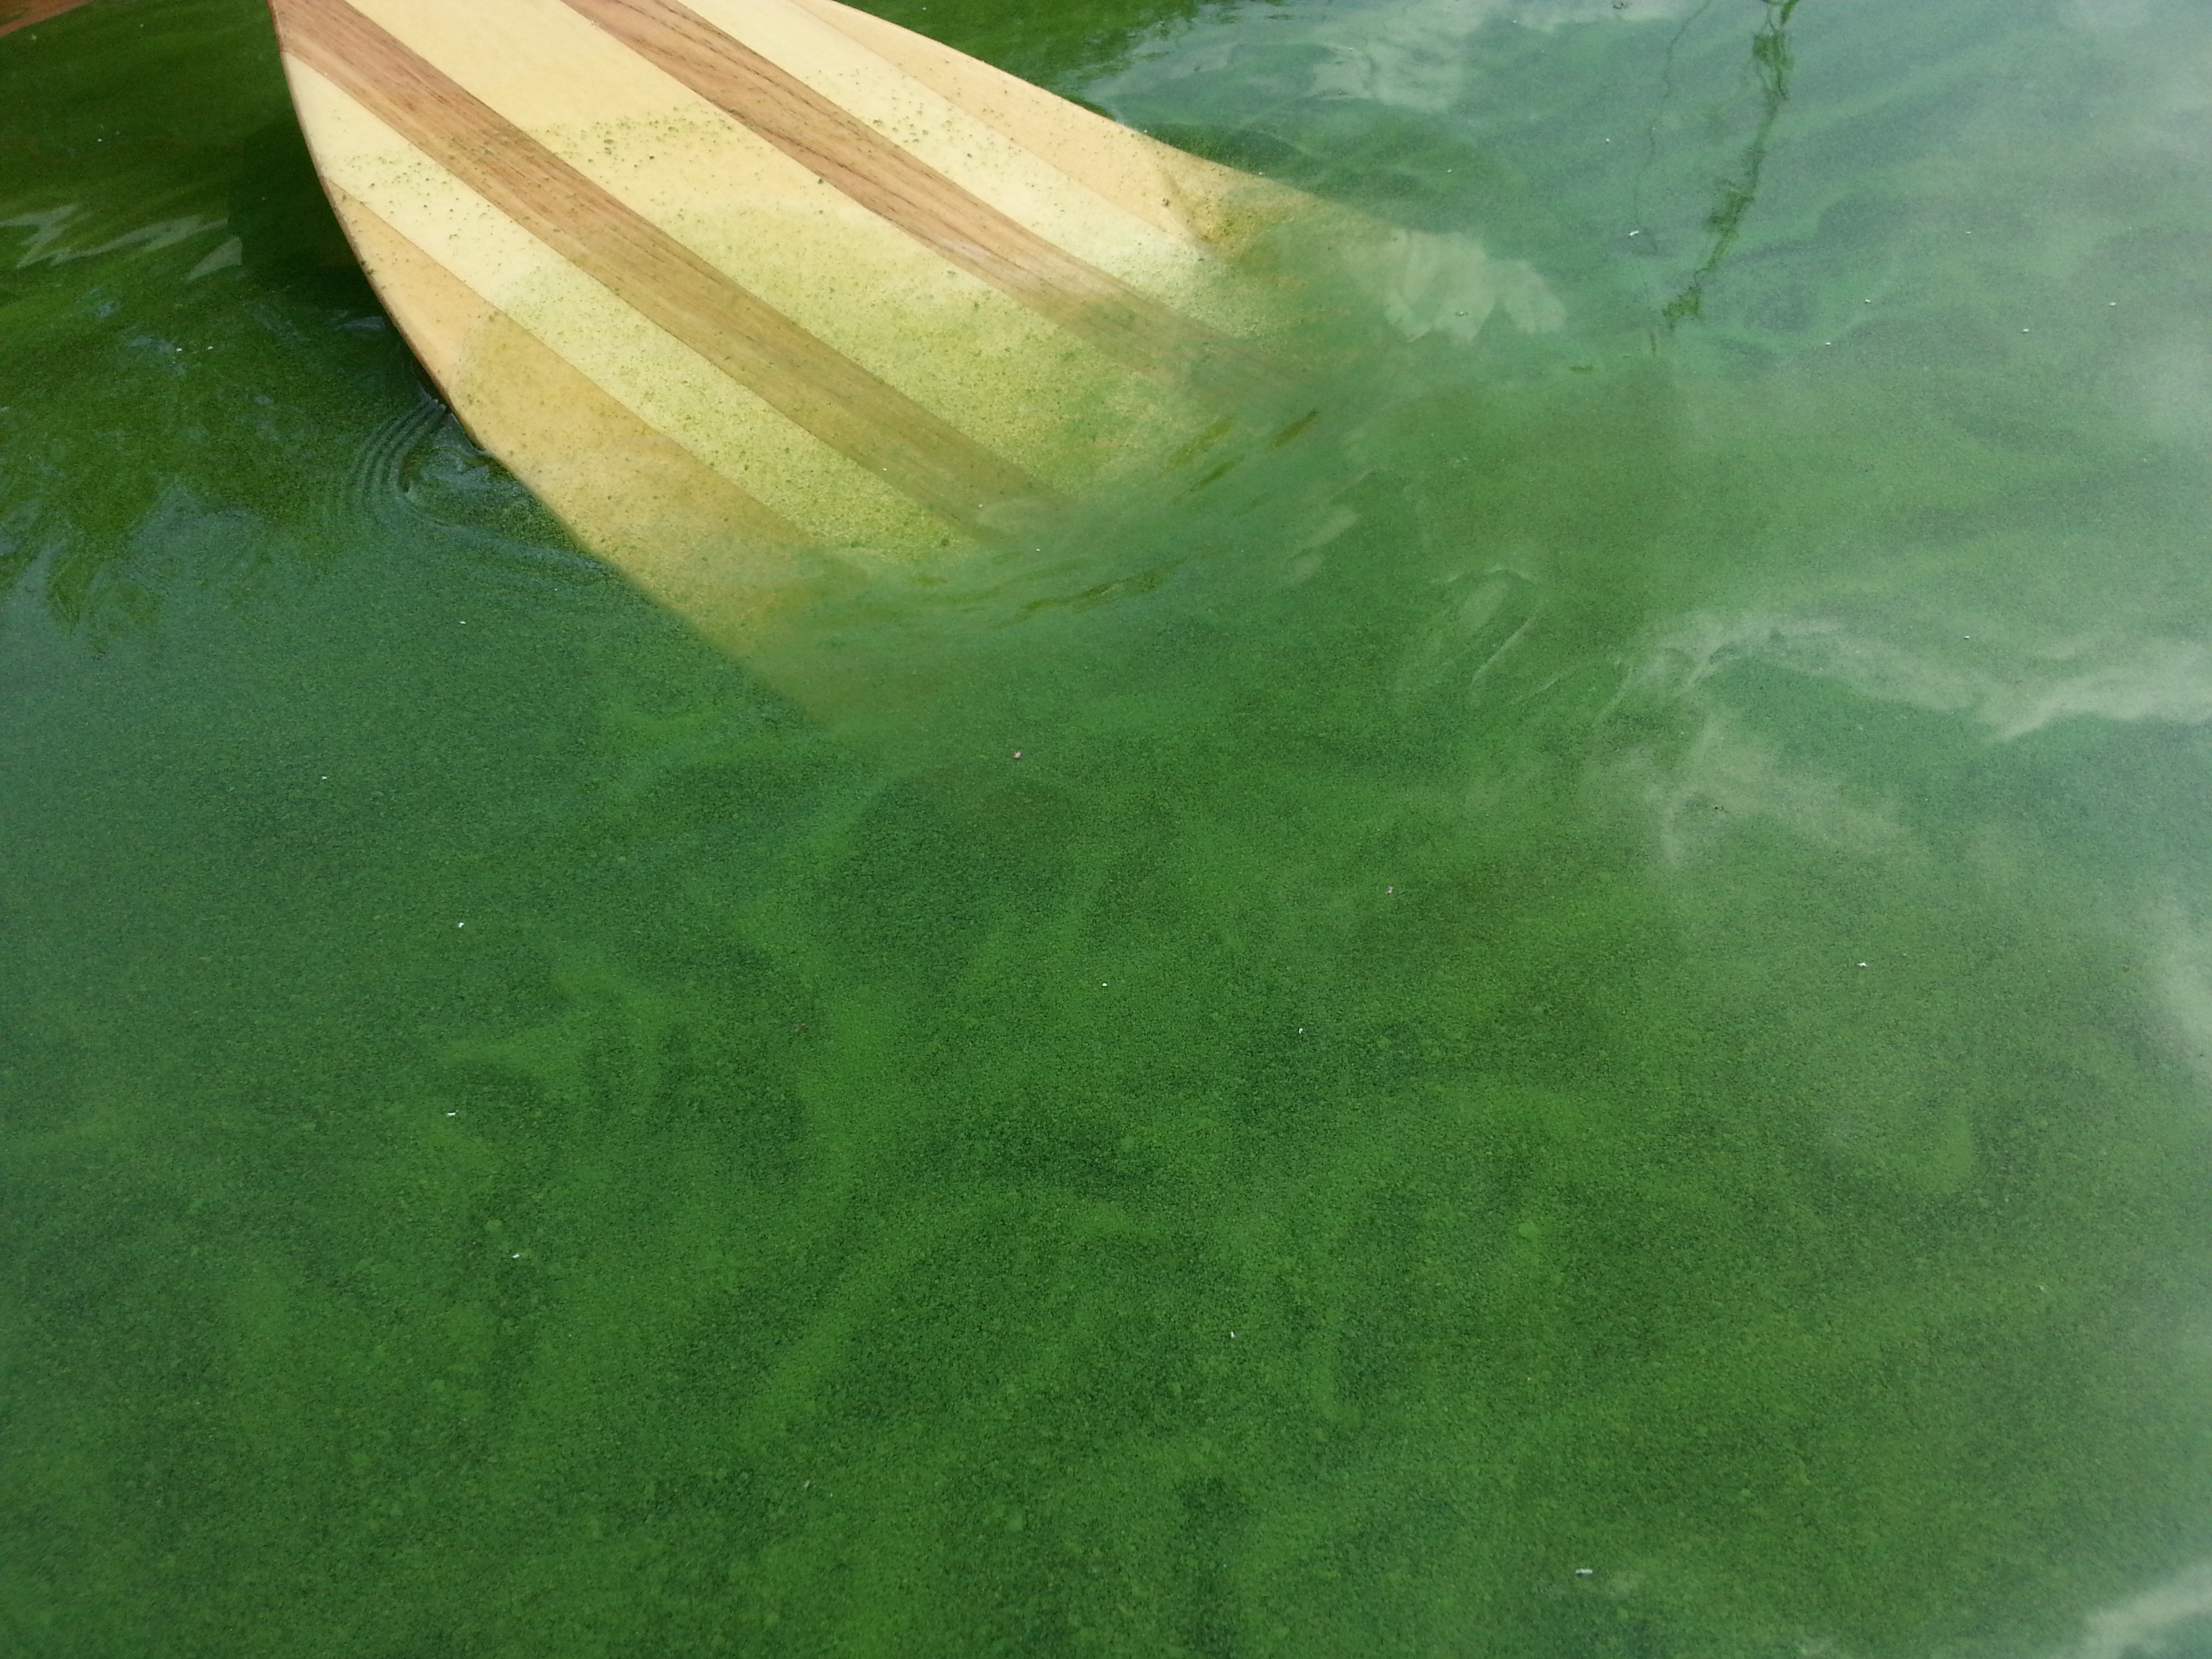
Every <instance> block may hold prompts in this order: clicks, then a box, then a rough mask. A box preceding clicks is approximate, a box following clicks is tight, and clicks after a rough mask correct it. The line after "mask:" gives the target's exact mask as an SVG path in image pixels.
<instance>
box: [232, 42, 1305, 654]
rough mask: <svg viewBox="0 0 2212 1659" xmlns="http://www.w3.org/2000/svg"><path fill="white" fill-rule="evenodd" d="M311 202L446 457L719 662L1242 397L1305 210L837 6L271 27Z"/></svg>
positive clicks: (1193, 426) (1109, 472) (1099, 477)
mask: <svg viewBox="0 0 2212 1659" xmlns="http://www.w3.org/2000/svg"><path fill="white" fill-rule="evenodd" d="M272 8H273V9H274V11H275V14H276V20H277V25H278V29H279V33H280V36H281V39H282V41H283V49H284V58H285V65H286V70H287V73H288V75H289V78H290V81H291V85H292V91H293V96H294V100H295V103H296V105H297V106H298V109H299V112H300V117H301V124H302V125H303V126H304V127H305V129H306V131H307V138H308V142H309V144H310V146H311V147H312V149H313V151H314V155H315V158H316V162H317V165H318V167H319V169H320V171H321V173H322V175H323V178H324V181H325V185H326V186H327V187H328V188H329V190H330V192H331V199H332V201H333V203H334V204H335V205H336V207H337V211H338V214H339V216H340V218H341V220H342V221H343V223H344V224H345V226H346V228H347V230H348V232H349V234H350V235H351V236H352V237H353V239H354V242H355V246H356V248H357V250H358V251H359V252H360V254H361V256H362V262H363V264H365V265H366V266H367V267H368V271H369V274H370V276H371V277H372V279H373V280H374V282H375V283H376V284H377V288H378V290H379V292H380V295H381V296H382V297H383V299H384V301H385V303H386V307H388V308H389V309H390V311H391V313H392V316H393V318H394V319H395V320H396V321H397V322H398V325H399V326H400V328H401V329H402V330H403V331H404V332H405V333H406V335H407V337H408V338H409V340H410V343H412V344H413V346H414V347H415V349H416V352H417V353H418V355H419V356H421V358H422V362H423V364H424V366H425V368H427V369H428V372H429V373H430V374H432V375H433V376H434V377H435V379H436V380H437V381H438V383H439V384H440V386H441V388H442V389H443V390H444V392H446V394H447V397H448V398H449V399H450V400H451V401H452V402H453V405H454V407H455V409H456V410H458V411H459V413H460V415H461V416H462V418H463V419H464V420H465V421H466V422H468V424H469V425H470V427H471V429H472V430H473V431H474V433H475V434H476V435H477V439H478V441H480V442H482V443H483V445H484V447H486V448H488V449H489V450H490V451H491V452H492V453H495V454H496V455H498V456H500V457H501V459H503V460H505V461H506V462H507V464H508V465H510V466H511V467H513V469H514V471H516V472H517V473H518V474H519V475H520V477H523V478H524V480H525V481H526V482H527V483H530V484H531V485H532V488H534V489H536V490H537V491H538V494H539V495H540V496H541V497H542V498H543V499H544V501H546V502H547V504H548V505H549V506H550V507H552V508H553V510H554V511H555V512H556V513H559V514H561V515H562V518H563V519H564V520H567V522H568V523H569V525H570V526H572V527H573V528H574V530H575V532H577V534H578V535H579V536H580V538H581V539H582V540H583V541H584V542H585V543H586V544H587V545H589V546H591V547H592V548H593V549H595V550H598V551H599V552H600V553H602V554H603V555H605V556H607V557H608V558H610V559H611V560H612V561H614V562H617V563H618V564H620V565H622V566H623V568H626V569H628V570H629V571H630V572H631V573H632V574H633V575H634V576H635V577H636V578H637V579H638V580H640V581H641V583H642V584H643V585H644V586H647V588H648V589H649V590H650V591H652V592H655V593H657V594H659V596H660V597H662V598H663V599H665V600H666V601H668V602H669V603H671V605H675V606H677V607H678V609H680V610H682V611H684V612H685V613H686V614H687V615H690V616H691V617H694V619H695V620H696V621H698V622H699V623H701V625H702V627H705V628H706V629H708V632H709V633H711V634H713V635H715V636H716V637H718V638H720V639H723V640H724V641H726V642H728V643H731V644H733V645H738V646H740V647H742V646H743V645H744V643H745V641H746V640H747V638H748V637H749V636H750V635H751V634H752V633H753V632H755V631H756V630H757V629H758V628H759V627H761V626H762V625H763V623H765V621H766V619H767V618H768V617H769V616H770V615H772V614H773V613H774V611H775V610H776V608H777V607H778V605H780V604H781V603H782V602H783V599H782V596H783V595H785V594H786V593H787V591H788V590H789V589H790V587H791V584H792V583H793V581H795V580H799V579H800V577H801V576H802V575H803V574H804V573H805V571H806V570H807V569H808V568H810V563H809V558H808V556H807V555H806V553H805V550H807V549H810V548H812V549H820V548H825V547H838V546H863V547H866V548H867V549H870V550H872V551H873V552H876V553H878V554H880V553H890V554H893V555H902V556H907V557H909V558H922V557H927V556H933V555H934V554H936V553H937V552H938V550H943V549H948V548H957V547H959V546H962V545H969V544H975V543H976V542H981V541H989V540H992V539H994V538H998V537H1000V536H1003V535H1005V534H1007V533H1011V532H1016V531H1018V530H1019V529H1021V528H1022V527H1024V526H1028V525H1030V524H1032V523H1034V522H1035V521H1036V518H1037V516H1038V515H1039V514H1040V513H1046V512H1048V511H1049V510H1050V509H1051V508H1052V507H1053V506H1054V504H1055V503H1056V502H1059V501H1064V500H1066V499H1069V498H1072V497H1074V496H1077V495H1080V494H1083V493H1085V492H1087V491H1090V490H1091V489H1095V488H1097V486H1098V485H1099V484H1100V483H1102V481H1103V480H1105V479H1107V478H1109V477H1112V476H1114V475H1115V474H1116V473H1117V472H1123V471H1128V470H1129V469H1131V468H1133V467H1136V466H1141V465H1145V464H1146V462H1147V461H1148V459H1157V458H1158V457H1159V456H1161V455H1164V454H1166V453H1170V452H1171V451H1172V450H1173V449H1174V448H1175V447H1176V446H1177V445H1179V444H1181V443H1182V442H1184V441H1186V440H1187V439H1188V437H1189V435H1190V434H1191V433H1192V432H1194V431H1195V430H1198V429H1200V428H1204V427H1206V426H1207V425H1209V424H1210V423H1212V422H1215V421H1217V420H1218V416H1219V406H1220V404H1222V403H1223V402H1225V401H1227V400H1234V399H1235V398H1238V397H1240V396H1242V395H1243V394H1244V393H1246V392H1249V389H1250V388H1251V387H1252V386H1254V385H1255V384H1258V383H1260V382H1262V381H1264V380H1265V378H1266V373H1265V371H1264V369H1262V368H1260V367H1259V362H1258V359H1257V358H1256V356H1255V354H1254V353H1253V352H1252V350H1251V349H1250V347H1249V343H1248V342H1249V339H1250V337H1253V336H1255V334H1258V333H1260V332H1262V331H1264V330H1265V328H1266V326H1267V315H1268V303H1269V302H1268V301H1267V296H1266V294H1265V292H1264V285H1258V286H1255V285H1254V284H1252V283H1249V282H1245V281H1243V280H1240V279H1239V278H1238V277H1237V276H1236V275H1235V274H1234V262H1233V257H1232V256H1233V255H1235V254H1236V253H1237V252H1238V251H1239V250H1240V249H1241V248H1242V247H1243V246H1245V245H1247V244H1248V243H1249V242H1251V241H1252V240H1254V239H1255V238H1257V237H1258V236H1260V235H1261V234H1264V233H1265V231H1266V230H1267V228H1269V227H1271V226H1272V225H1274V224H1276V223H1279V222H1281V221H1282V220H1283V219H1284V218H1285V217H1286V216H1291V215H1293V214H1295V213H1297V211H1299V210H1300V209H1301V207H1302V206H1303V205H1304V204H1305V201H1306V198H1304V197H1300V196H1298V195H1297V193H1296V192H1293V191H1287V190H1284V189H1282V188H1280V187H1279V186H1274V185H1267V184H1265V183H1263V182H1262V181H1260V180H1257V179H1250V178H1249V177H1246V176H1245V175H1243V174H1240V173H1234V172H1231V170H1229V169H1227V168H1223V167H1216V166H1213V165H1212V164H1210V163H1207V162H1205V161H1200V160H1198V159H1196V158H1194V157H1192V156H1188V155H1182V154H1180V153H1179V152H1176V151H1175V150H1173V149H1169V148H1168V147H1166V146H1164V145H1162V144H1159V143H1155V142H1153V141H1152V140H1150V139H1147V138H1146V137H1142V136H1141V135H1139V134H1138V133H1135V132H1133V131H1129V130H1128V129H1127V128H1124V127H1121V126H1118V125H1115V124H1114V123H1113V122H1111V121H1109V120H1106V119H1105V118H1103V117H1100V116H1097V115H1096V114H1093V113H1092V112H1090V111H1087V110H1084V109H1081V108H1079V107H1078V106H1074V105H1073V104H1069V103H1067V102H1066V101H1065V100H1060V99H1058V98H1055V97H1054V96H1052V95H1051V94H1048V93H1046V92H1043V91H1042V90H1041V89H1039V88H1035V87H1032V86H1029V85H1027V84H1025V83H1024V82H1020V81H1018V80H1015V79H1013V78H1012V77H1011V76H1006V75H1004V74H1002V73H1001V72H1000V71H999V70H994V69H991V68H989V67H988V66H987V65H985V64H979V63H976V62H975V61H974V60H973V59H970V58H964V57H962V56H961V55H960V54H958V53H957V52H951V51H950V50H949V49H947V48H945V47H944V46H939V45H937V44H935V43H934V42H932V41H928V40H923V39H922V38H921V37H920V36H917V35H914V34H911V33H908V32H907V31H905V30H902V29H900V28H897V27H895V26H893V25H891V24H889V23H885V22H884V21H881V20H880V19H878V18H874V17H871V16H868V15H866V14H863V13H860V12H855V11H853V10H850V9H848V8H846V7H843V6H841V5H838V4H836V3H835V0H470V3H468V4H466V5H456V4H453V3H452V0H272Z"/></svg>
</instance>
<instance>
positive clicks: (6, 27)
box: [0, 0, 85, 34]
mask: <svg viewBox="0 0 2212 1659" xmlns="http://www.w3.org/2000/svg"><path fill="white" fill-rule="evenodd" d="M84 3H85V0H0V34H12V33H15V31H16V30H17V29H27V28H28V27H31V25H32V24H33V23H43V22H45V21H46V19H48V18H49V17H58V16H60V15H62V14H63V13H64V12H65V11H75V10H76V9H77V8H78V7H79V6H82V5H83V4H84Z"/></svg>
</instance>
